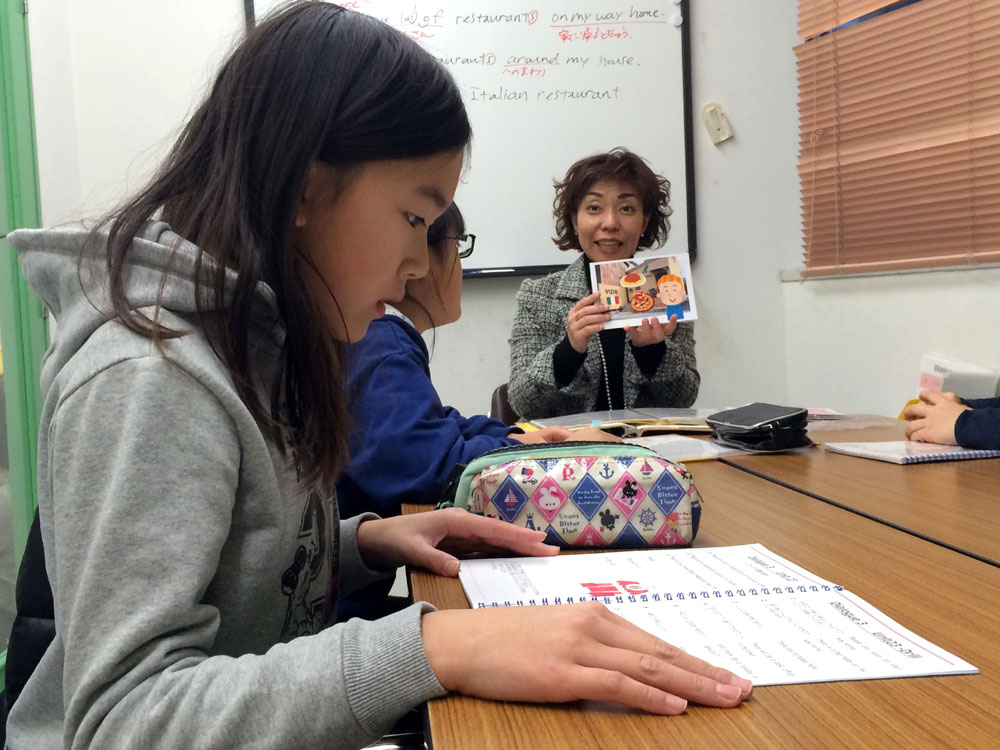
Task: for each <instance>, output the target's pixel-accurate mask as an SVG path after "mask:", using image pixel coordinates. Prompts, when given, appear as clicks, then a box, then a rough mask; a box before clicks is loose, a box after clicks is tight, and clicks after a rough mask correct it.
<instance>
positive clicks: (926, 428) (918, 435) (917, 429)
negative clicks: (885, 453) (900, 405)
mask: <svg viewBox="0 0 1000 750" xmlns="http://www.w3.org/2000/svg"><path fill="white" fill-rule="evenodd" d="M968 408H969V407H968V406H966V405H965V404H963V403H962V402H961V401H959V398H958V396H956V395H955V394H954V393H938V392H936V391H922V392H921V394H920V400H919V401H918V402H917V403H915V404H910V405H909V406H907V407H906V408H905V409H904V410H903V417H904V418H905V419H906V420H907V421H906V437H907V439H908V440H921V441H923V442H925V443H943V444H945V445H954V444H955V442H956V441H955V423H956V422H957V421H958V417H959V415H960V414H961V413H962V412H963V411H965V410H967V409H968Z"/></svg>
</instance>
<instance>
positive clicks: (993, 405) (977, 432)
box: [955, 398, 1000, 450]
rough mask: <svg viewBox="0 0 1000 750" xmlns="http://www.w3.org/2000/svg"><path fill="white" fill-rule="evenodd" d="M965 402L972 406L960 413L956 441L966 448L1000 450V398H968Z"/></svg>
mask: <svg viewBox="0 0 1000 750" xmlns="http://www.w3.org/2000/svg"><path fill="white" fill-rule="evenodd" d="M963 403H965V405H966V406H971V407H972V408H971V409H967V410H965V411H963V412H962V413H961V414H959V415H958V419H957V420H956V421H955V442H956V443H958V444H959V445H961V446H962V447H964V448H976V449H978V450H1000V399H996V398H984V399H968V400H963ZM979 404H982V405H981V406H980V405H979Z"/></svg>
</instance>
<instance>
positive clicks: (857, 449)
mask: <svg viewBox="0 0 1000 750" xmlns="http://www.w3.org/2000/svg"><path fill="white" fill-rule="evenodd" d="M823 447H824V448H826V449H827V450H828V451H833V452H834V453H843V454H845V455H848V456H859V457H860V458H874V459H877V460H879V461H891V462H892V463H894V464H922V463H926V462H928V461H961V460H963V459H969V458H1000V451H998V450H975V449H973V448H963V447H961V446H960V445H941V444H939V443H920V442H915V441H913V440H884V441H876V442H869V443H826V444H825V445H824V446H823Z"/></svg>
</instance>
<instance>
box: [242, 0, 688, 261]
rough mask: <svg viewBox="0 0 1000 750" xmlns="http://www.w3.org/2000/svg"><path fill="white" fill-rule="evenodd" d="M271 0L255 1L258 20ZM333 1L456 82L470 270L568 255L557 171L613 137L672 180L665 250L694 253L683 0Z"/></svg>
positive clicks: (610, 143) (459, 199) (610, 144)
mask: <svg viewBox="0 0 1000 750" xmlns="http://www.w3.org/2000/svg"><path fill="white" fill-rule="evenodd" d="M280 3H281V0H254V11H255V16H256V18H258V19H259V18H261V17H263V16H264V15H265V14H266V13H267V12H268V11H269V10H271V9H273V8H274V7H275V6H277V5H279V4H280ZM338 4H339V5H343V6H345V7H348V8H352V9H355V10H359V11H362V12H365V13H368V14H369V15H373V16H375V17H377V18H379V19H381V20H383V21H385V22H386V23H388V24H390V25H392V26H394V27H396V28H398V29H400V30H401V31H403V32H404V33H406V34H408V35H409V36H411V37H413V38H415V39H417V40H418V41H419V42H420V43H421V44H422V45H423V46H424V47H425V48H426V49H427V50H428V51H430V52H431V53H432V54H433V55H435V56H436V57H437V58H438V59H440V60H441V61H442V62H443V63H444V64H445V65H446V66H447V67H448V69H449V70H450V71H451V72H452V75H454V77H455V80H456V81H457V83H458V85H459V86H460V87H461V89H462V94H463V97H464V99H465V103H466V107H467V108H468V111H469V117H470V119H471V121H472V131H473V143H472V156H471V159H470V160H469V161H468V163H467V164H466V168H465V171H464V173H463V175H462V178H461V182H460V184H459V188H458V191H457V193H456V195H455V201H456V203H457V204H458V205H459V208H460V209H461V210H462V214H463V215H464V216H465V220H466V226H467V231H469V232H471V233H474V234H475V235H476V248H475V252H474V253H473V254H472V255H471V256H470V257H469V258H467V259H466V260H464V261H463V266H464V268H465V270H466V275H467V276H485V275H510V274H525V273H533V272H534V273H537V272H539V271H541V270H543V268H542V267H551V266H559V265H565V264H567V263H570V262H572V261H573V260H575V259H576V257H577V253H576V252H575V251H566V252H563V251H560V250H558V249H557V248H556V246H555V245H554V244H553V242H552V239H551V238H552V237H553V235H554V234H555V221H554V219H553V216H552V200H553V198H554V195H555V193H554V190H553V185H552V183H553V180H555V179H562V177H563V176H564V175H565V173H566V170H567V169H568V168H569V167H570V165H571V164H573V163H574V162H575V161H577V160H578V159H580V158H582V157H584V156H589V155H591V154H595V153H600V152H604V151H608V150H610V149H612V148H614V147H615V146H624V147H625V148H628V149H630V150H632V151H634V152H635V153H637V154H639V155H640V156H642V157H644V158H645V159H646V160H647V161H648V162H649V164H650V166H651V167H652V168H653V170H654V171H655V172H656V173H658V174H661V175H663V176H664V177H666V178H667V179H668V180H670V183H671V199H670V205H671V208H672V209H673V214H672V215H671V217H670V226H671V228H670V235H669V238H668V240H667V244H666V245H665V246H664V252H665V253H666V254H677V253H684V252H688V251H689V249H690V251H691V252H692V257H693V254H694V252H695V248H694V226H693V215H694V214H693V208H691V207H689V201H690V198H691V196H693V185H692V182H691V181H692V179H693V175H691V174H690V170H689V165H690V159H689V156H688V154H689V149H688V146H687V140H688V139H687V137H686V136H687V134H686V128H685V123H687V122H689V117H688V116H687V107H686V101H687V100H686V93H687V92H689V86H688V87H686V85H685V80H686V79H687V76H686V75H685V70H684V68H685V64H684V60H685V47H686V42H685V41H684V40H683V39H682V37H683V35H684V33H685V31H684V23H685V19H684V18H683V15H682V14H683V13H684V11H685V10H686V2H674V0H651V1H648V2H642V0H635V2H620V1H619V2H614V1H612V0H603V2H602V1H601V0H575V1H574V2H573V3H571V4H570V3H555V2H535V3H533V4H531V3H525V2H523V0H521V1H515V0H484V1H481V2H480V1H477V2H471V1H470V0H436V2H421V1H419V0H418V2H414V0H409V1H408V2H399V1H398V0H347V1H346V2H340V3H338ZM686 88H687V92H686ZM688 99H689V97H688Z"/></svg>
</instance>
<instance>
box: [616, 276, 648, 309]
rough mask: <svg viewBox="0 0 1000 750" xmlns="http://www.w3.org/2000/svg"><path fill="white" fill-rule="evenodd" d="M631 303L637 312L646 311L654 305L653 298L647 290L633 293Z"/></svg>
mask: <svg viewBox="0 0 1000 750" xmlns="http://www.w3.org/2000/svg"><path fill="white" fill-rule="evenodd" d="M623 283H624V282H623ZM630 304H631V305H632V309H633V310H635V311H636V312H646V311H647V310H649V309H650V308H652V307H653V298H652V297H650V296H649V295H648V294H646V293H645V292H636V293H635V294H634V295H632V301H631V303H630Z"/></svg>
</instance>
